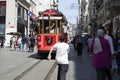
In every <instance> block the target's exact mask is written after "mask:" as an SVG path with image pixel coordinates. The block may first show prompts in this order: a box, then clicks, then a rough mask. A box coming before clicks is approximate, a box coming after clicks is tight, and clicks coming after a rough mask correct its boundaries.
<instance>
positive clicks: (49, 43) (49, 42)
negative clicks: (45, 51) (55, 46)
mask: <svg viewBox="0 0 120 80" xmlns="http://www.w3.org/2000/svg"><path fill="white" fill-rule="evenodd" d="M46 41H47V45H51V44H52V42H53V38H52V37H46Z"/></svg>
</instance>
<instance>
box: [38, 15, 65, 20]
mask: <svg viewBox="0 0 120 80" xmlns="http://www.w3.org/2000/svg"><path fill="white" fill-rule="evenodd" d="M62 18H63V17H61V16H50V17H49V18H48V16H40V17H39V18H38V19H40V20H42V19H44V20H48V19H58V20H61V19H62Z"/></svg>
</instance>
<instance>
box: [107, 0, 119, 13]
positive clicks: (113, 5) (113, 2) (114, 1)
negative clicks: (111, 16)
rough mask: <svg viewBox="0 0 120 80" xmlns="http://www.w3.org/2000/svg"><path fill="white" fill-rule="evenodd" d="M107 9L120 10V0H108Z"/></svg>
mask: <svg viewBox="0 0 120 80" xmlns="http://www.w3.org/2000/svg"><path fill="white" fill-rule="evenodd" d="M108 10H109V11H115V12H117V13H120V11H119V10H120V0H109V2H108Z"/></svg>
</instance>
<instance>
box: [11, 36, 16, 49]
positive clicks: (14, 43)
mask: <svg viewBox="0 0 120 80" xmlns="http://www.w3.org/2000/svg"><path fill="white" fill-rule="evenodd" d="M11 40H12V46H11V50H16V37H15V35H13V36H12V39H11Z"/></svg>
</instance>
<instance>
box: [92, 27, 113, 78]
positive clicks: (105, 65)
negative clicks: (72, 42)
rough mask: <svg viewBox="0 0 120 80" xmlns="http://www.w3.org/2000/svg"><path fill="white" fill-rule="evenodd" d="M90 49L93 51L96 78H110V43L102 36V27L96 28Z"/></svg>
mask: <svg viewBox="0 0 120 80" xmlns="http://www.w3.org/2000/svg"><path fill="white" fill-rule="evenodd" d="M90 51H92V52H93V61H92V64H93V66H94V67H95V69H96V73H97V80H106V77H107V78H108V80H112V76H111V72H110V66H111V62H112V61H111V60H112V54H111V50H110V44H109V42H108V40H107V39H105V38H104V31H103V30H102V29H98V30H97V37H96V38H95V39H94V40H93V42H92V44H91V46H90Z"/></svg>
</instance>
